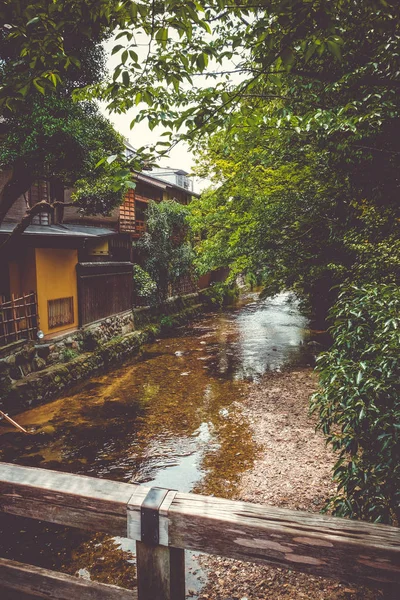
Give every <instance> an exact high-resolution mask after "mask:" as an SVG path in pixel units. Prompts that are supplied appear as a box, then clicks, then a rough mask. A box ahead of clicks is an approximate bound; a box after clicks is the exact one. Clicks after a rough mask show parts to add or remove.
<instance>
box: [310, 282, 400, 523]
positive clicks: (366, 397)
mask: <svg viewBox="0 0 400 600" xmlns="http://www.w3.org/2000/svg"><path fill="white" fill-rule="evenodd" d="M399 315H400V290H399V288H398V286H395V285H388V284H382V285H379V286H376V285H373V284H369V285H365V286H362V287H358V286H354V285H351V286H347V287H345V288H344V289H343V290H342V291H341V293H340V295H339V300H338V302H337V304H336V306H335V307H334V309H333V311H332V318H333V319H334V325H333V327H332V329H331V332H332V336H333V345H332V347H331V349H330V350H329V351H328V352H326V353H324V354H322V355H320V356H319V357H318V359H317V368H318V370H319V374H320V383H321V389H320V391H319V392H317V394H315V395H314V397H313V400H312V410H313V411H317V412H318V414H319V428H320V429H321V430H322V431H323V432H324V433H325V434H326V435H327V441H328V442H329V443H330V444H331V445H332V447H333V448H334V449H335V450H337V451H338V452H339V460H338V461H337V463H336V465H335V469H334V478H335V481H336V482H337V484H338V492H337V494H336V496H335V497H334V498H333V499H332V500H331V501H330V502H329V504H328V508H330V509H332V510H333V512H334V513H335V514H337V515H339V516H351V517H353V518H363V519H366V520H373V521H380V522H385V523H390V522H396V520H397V522H398V521H399V519H400V362H399V356H398V355H399V347H400V316H399Z"/></svg>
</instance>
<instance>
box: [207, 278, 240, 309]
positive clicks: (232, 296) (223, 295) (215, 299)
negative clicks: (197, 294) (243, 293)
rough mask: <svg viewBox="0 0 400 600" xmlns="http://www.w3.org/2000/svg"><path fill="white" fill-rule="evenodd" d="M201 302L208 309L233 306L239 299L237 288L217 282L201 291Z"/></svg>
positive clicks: (234, 285)
mask: <svg viewBox="0 0 400 600" xmlns="http://www.w3.org/2000/svg"><path fill="white" fill-rule="evenodd" d="M201 296H202V300H203V301H204V302H205V303H206V304H208V306H210V307H218V308H221V307H222V306H227V305H229V304H233V303H234V302H235V300H237V298H238V297H239V288H238V287H237V285H236V284H234V283H226V282H217V283H213V284H211V285H210V287H209V288H207V289H206V290H203V291H202V294H201Z"/></svg>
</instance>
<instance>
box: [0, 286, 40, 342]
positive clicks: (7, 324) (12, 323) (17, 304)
mask: <svg viewBox="0 0 400 600" xmlns="http://www.w3.org/2000/svg"><path fill="white" fill-rule="evenodd" d="M37 329H38V310H37V299H36V293H35V292H29V293H28V294H22V296H19V297H17V296H15V294H11V300H6V299H5V298H4V297H3V296H0V346H4V345H5V344H10V343H11V342H16V341H18V340H21V339H28V340H34V339H36V333H37Z"/></svg>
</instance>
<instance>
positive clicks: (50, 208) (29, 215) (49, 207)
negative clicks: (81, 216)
mask: <svg viewBox="0 0 400 600" xmlns="http://www.w3.org/2000/svg"><path fill="white" fill-rule="evenodd" d="M58 206H63V207H67V206H74V203H73V202H68V203H64V202H58V201H57V202H54V203H53V204H50V203H49V202H46V201H45V200H42V201H41V202H38V203H37V204H35V205H34V206H32V208H28V210H27V211H26V213H25V215H24V216H23V217H22V219H21V221H20V222H19V223H18V224H17V225H16V227H14V229H13V230H12V232H11V233H10V234H9V235H8V237H7V238H6V239H5V240H4V242H3V243H2V244H1V245H0V255H1V254H3V253H4V251H5V249H6V248H7V247H8V246H9V245H10V244H11V242H12V241H13V240H14V239H15V238H17V237H18V236H20V235H22V234H23V233H24V231H25V230H26V229H27V228H28V227H29V225H31V223H32V219H33V218H34V217H36V215H38V214H40V213H43V212H46V213H49V214H53V213H54V210H55V208H57V207H58Z"/></svg>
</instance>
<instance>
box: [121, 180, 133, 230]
mask: <svg viewBox="0 0 400 600" xmlns="http://www.w3.org/2000/svg"><path fill="white" fill-rule="evenodd" d="M119 229H120V231H127V232H129V233H135V190H132V189H131V190H128V192H127V194H126V196H125V199H124V202H123V204H122V205H121V206H120V209H119Z"/></svg>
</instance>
